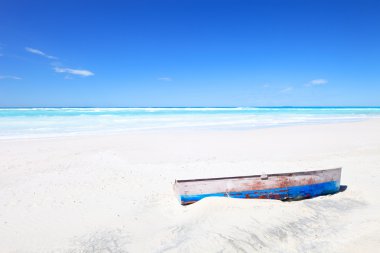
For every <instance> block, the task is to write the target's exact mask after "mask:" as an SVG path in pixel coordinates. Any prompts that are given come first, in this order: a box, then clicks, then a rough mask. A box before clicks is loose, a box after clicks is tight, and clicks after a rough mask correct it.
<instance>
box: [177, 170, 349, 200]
mask: <svg viewBox="0 0 380 253" xmlns="http://www.w3.org/2000/svg"><path fill="white" fill-rule="evenodd" d="M341 172H342V168H335V169H326V170H314V171H303V172H293V173H279V174H262V175H253V176H238V177H220V178H203V179H190V180H175V183H174V191H175V193H176V195H177V197H178V199H179V201H180V203H181V204H182V205H188V204H192V203H194V202H197V201H199V200H201V199H203V198H207V197H230V198H244V199H277V200H300V199H306V198H313V197H317V196H321V195H328V194H334V193H337V192H339V190H340V177H341Z"/></svg>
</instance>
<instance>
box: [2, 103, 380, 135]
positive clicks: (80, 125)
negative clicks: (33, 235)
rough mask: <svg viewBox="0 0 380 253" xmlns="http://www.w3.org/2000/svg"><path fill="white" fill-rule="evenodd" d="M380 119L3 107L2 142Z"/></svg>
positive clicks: (360, 113) (353, 111)
mask: <svg viewBox="0 0 380 253" xmlns="http://www.w3.org/2000/svg"><path fill="white" fill-rule="evenodd" d="M373 118H380V107H169V108H156V107H153V108H152V107H149V108H0V139H9V138H30V137H36V138H38V137H55V136H66V135H68V136H72V135H80V134H97V133H104V134H108V133H120V132H134V131H157V130H167V131H175V130H188V129H191V130H232V131H241V130H251V129H257V128H268V127H281V126H288V125H305V124H325V123H335V122H352V121H362V120H367V119H373Z"/></svg>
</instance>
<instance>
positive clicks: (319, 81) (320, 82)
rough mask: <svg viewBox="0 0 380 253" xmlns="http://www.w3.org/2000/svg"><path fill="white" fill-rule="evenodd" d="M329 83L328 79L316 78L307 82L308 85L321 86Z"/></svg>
mask: <svg viewBox="0 0 380 253" xmlns="http://www.w3.org/2000/svg"><path fill="white" fill-rule="evenodd" d="M327 83H328V81H327V80H326V79H314V80H311V81H310V82H308V83H306V84H305V86H306V87H312V86H320V85H324V84H327Z"/></svg>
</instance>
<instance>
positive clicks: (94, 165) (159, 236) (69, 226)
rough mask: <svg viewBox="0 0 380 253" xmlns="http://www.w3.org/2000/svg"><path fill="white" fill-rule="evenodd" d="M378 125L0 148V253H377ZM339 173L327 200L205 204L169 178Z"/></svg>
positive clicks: (101, 138)
mask: <svg viewBox="0 0 380 253" xmlns="http://www.w3.org/2000/svg"><path fill="white" fill-rule="evenodd" d="M379 130H380V120H366V121H360V122H352V123H334V124H320V125H304V126H288V127H278V128H266V129H256V130H249V131H245V130H244V131H211V130H198V131H195V130H183V131H180V130H177V131H174V132H169V131H168V130H162V131H155V132H153V131H151V132H138V133H124V134H121V133H120V134H108V135H91V136H89V135H88V136H86V135H83V136H76V137H56V138H36V139H13V140H0V252H256V251H257V252H345V253H348V252H376V251H377V250H378V248H379V247H380V199H379V197H378V196H379V193H380V183H379V182H380V170H379V169H380V133H379ZM335 167H342V168H343V172H342V181H341V184H342V185H346V186H347V189H346V190H345V191H343V192H340V193H338V194H335V195H330V196H323V197H318V198H314V199H308V200H303V201H294V202H281V201H276V200H239V199H229V198H207V199H204V200H202V201H200V202H198V203H196V204H193V205H189V206H186V207H183V206H181V205H180V204H179V203H178V201H177V199H176V197H175V196H174V192H173V189H172V186H173V183H174V180H175V179H189V178H202V177H219V176H238V175H253V174H260V173H263V172H265V173H275V172H292V171H303V170H313V169H328V168H335Z"/></svg>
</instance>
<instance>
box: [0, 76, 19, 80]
mask: <svg viewBox="0 0 380 253" xmlns="http://www.w3.org/2000/svg"><path fill="white" fill-rule="evenodd" d="M1 79H12V80H21V79H22V78H21V77H18V76H0V80H1Z"/></svg>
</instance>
